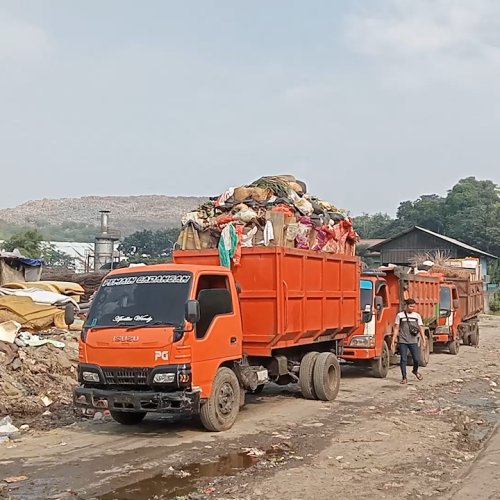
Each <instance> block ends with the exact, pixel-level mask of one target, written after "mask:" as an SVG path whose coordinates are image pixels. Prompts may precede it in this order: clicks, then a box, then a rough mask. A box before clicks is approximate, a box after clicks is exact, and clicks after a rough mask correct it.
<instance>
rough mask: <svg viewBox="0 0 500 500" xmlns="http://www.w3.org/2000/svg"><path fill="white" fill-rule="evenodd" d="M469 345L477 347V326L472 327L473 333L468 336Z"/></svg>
mask: <svg viewBox="0 0 500 500" xmlns="http://www.w3.org/2000/svg"><path fill="white" fill-rule="evenodd" d="M469 345H474V346H478V345H479V325H478V324H477V323H476V324H475V325H474V331H473V332H472V333H471V334H470V335H469Z"/></svg>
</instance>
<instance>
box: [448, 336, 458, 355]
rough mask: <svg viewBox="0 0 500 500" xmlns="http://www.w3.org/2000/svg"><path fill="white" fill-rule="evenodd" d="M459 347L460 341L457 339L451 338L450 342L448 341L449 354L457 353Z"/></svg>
mask: <svg viewBox="0 0 500 500" xmlns="http://www.w3.org/2000/svg"><path fill="white" fill-rule="evenodd" d="M459 347H460V342H459V341H458V340H452V341H451V342H448V349H449V351H450V354H453V355H454V356H456V355H457V354H458V349H459Z"/></svg>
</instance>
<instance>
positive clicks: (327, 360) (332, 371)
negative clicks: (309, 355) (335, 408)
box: [313, 352, 340, 401]
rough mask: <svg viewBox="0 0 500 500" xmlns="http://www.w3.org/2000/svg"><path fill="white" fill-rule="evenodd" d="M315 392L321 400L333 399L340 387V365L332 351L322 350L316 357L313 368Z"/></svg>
mask: <svg viewBox="0 0 500 500" xmlns="http://www.w3.org/2000/svg"><path fill="white" fill-rule="evenodd" d="M313 384H314V392H315V393H316V397H317V399H320V400H321V401H333V400H334V399H335V398H336V397H337V394H338V393H339V388H340V365H339V362H338V360H337V357H336V356H335V355H334V354H332V353H331V352H322V353H320V354H319V355H318V357H317V358H316V363H314V370H313Z"/></svg>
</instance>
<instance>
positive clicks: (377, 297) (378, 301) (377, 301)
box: [375, 295, 384, 312]
mask: <svg viewBox="0 0 500 500" xmlns="http://www.w3.org/2000/svg"><path fill="white" fill-rule="evenodd" d="M383 307H384V299H383V297H381V296H380V295H375V309H376V310H377V312H380V311H381V310H382V308H383Z"/></svg>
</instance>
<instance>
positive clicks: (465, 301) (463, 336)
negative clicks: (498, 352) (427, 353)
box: [433, 277, 484, 354]
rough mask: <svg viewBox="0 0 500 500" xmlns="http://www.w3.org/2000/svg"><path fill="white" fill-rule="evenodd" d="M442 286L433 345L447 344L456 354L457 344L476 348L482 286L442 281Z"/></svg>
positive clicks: (466, 281)
mask: <svg viewBox="0 0 500 500" xmlns="http://www.w3.org/2000/svg"><path fill="white" fill-rule="evenodd" d="M444 280H445V281H444V283H443V285H442V286H441V296H440V318H439V320H438V321H437V325H436V328H435V329H434V332H433V336H434V344H438V343H440V344H446V346H447V347H448V349H449V350H450V352H451V353H452V354H458V348H459V345H460V340H461V341H462V342H463V343H464V344H468V345H474V346H476V345H479V318H478V317H479V313H480V312H481V311H482V310H483V304H484V297H483V282H482V281H481V280H471V279H468V278H450V277H445V278H444Z"/></svg>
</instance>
